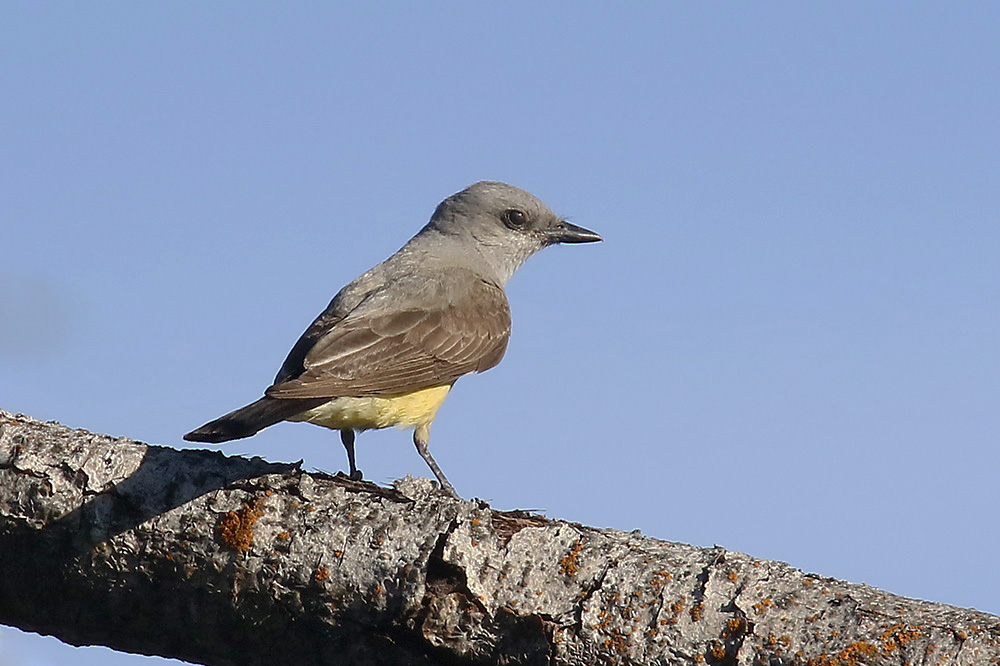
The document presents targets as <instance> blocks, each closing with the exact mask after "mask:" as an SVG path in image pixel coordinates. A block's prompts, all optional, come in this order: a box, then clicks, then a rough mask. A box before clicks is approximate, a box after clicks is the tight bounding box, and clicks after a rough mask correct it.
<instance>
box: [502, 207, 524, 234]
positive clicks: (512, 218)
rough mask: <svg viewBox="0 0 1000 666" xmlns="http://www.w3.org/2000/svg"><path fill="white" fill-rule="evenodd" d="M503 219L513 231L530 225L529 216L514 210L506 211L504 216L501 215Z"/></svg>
mask: <svg viewBox="0 0 1000 666" xmlns="http://www.w3.org/2000/svg"><path fill="white" fill-rule="evenodd" d="M501 219H502V220H503V223H504V224H506V225H507V226H508V227H510V228H511V229H523V228H524V226H525V225H526V224H528V216H527V215H525V214H524V211H521V210H516V209H513V208H512V209H511V210H505V211H504V212H503V215H501Z"/></svg>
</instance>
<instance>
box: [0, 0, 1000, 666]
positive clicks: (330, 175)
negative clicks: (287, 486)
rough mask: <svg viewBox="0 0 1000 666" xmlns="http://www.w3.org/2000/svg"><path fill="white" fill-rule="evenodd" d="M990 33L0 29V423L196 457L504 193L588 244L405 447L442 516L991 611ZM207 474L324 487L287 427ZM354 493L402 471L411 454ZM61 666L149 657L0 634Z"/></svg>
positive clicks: (144, 7) (167, 22) (256, 23)
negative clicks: (86, 433)
mask: <svg viewBox="0 0 1000 666" xmlns="http://www.w3.org/2000/svg"><path fill="white" fill-rule="evenodd" d="M998 32H1000V5H997V4H995V3H976V2H973V3H961V4H956V3H945V4H942V3H930V2H914V3H901V2H886V3H866V2H844V3H792V2H776V3H660V4H657V5H655V6H654V5H653V3H632V4H628V5H621V4H616V5H612V4H610V3H609V4H598V3H567V2H561V3H548V4H544V5H542V4H540V3H503V4H491V5H485V4H482V3H467V4H462V5H459V4H457V3H456V4H444V3H439V4H425V3H417V4H414V3H364V4H361V3H358V4H357V5H355V6H353V7H343V6H335V5H334V3H300V4H296V5H288V4H279V5H274V4H264V3H211V4H209V3H184V2H182V3H170V4H160V5H153V4H150V3H140V4H135V3H125V2H118V3H108V2H103V3H85V4H76V5H73V4H59V5H53V4H49V5H39V4H37V3H5V4H4V5H3V7H2V8H0V89H2V90H4V94H3V95H2V97H0V142H2V150H3V154H4V159H3V160H2V161H0V202H2V203H0V230H2V239H3V240H2V248H3V251H2V256H3V263H2V265H0V293H2V294H3V298H2V300H0V407H2V408H4V409H7V410H10V411H20V412H25V413H27V414H30V415H32V416H35V417H38V418H43V419H54V420H59V421H61V422H63V423H66V424H67V425H70V426H74V427H82V428H87V429H90V430H95V431H99V432H107V433H111V434H114V435H127V436H131V437H134V438H137V439H140V440H143V441H146V442H150V443H156V444H164V445H169V446H176V447H181V446H184V445H185V443H184V442H183V441H182V440H181V435H182V433H184V432H187V431H188V430H190V429H192V428H193V427H195V426H198V425H200V424H201V423H203V422H204V421H206V420H208V419H211V418H214V417H216V416H218V415H220V414H222V413H224V412H226V411H228V410H230V409H232V408H235V407H237V406H239V405H242V404H244V403H246V402H249V401H251V400H253V399H255V398H256V397H257V396H258V395H259V394H260V392H261V390H262V389H263V388H264V387H265V386H266V385H267V384H268V383H269V381H270V379H271V378H272V377H273V375H274V373H275V371H276V370H277V368H278V366H279V365H280V364H281V361H282V360H283V358H284V356H285V354H286V352H287V351H288V349H289V348H290V347H291V345H292V343H293V342H294V341H295V339H296V338H297V337H298V335H299V333H300V332H301V331H302V330H303V329H304V328H305V326H306V325H308V324H309V322H310V321H311V320H312V318H313V317H314V316H315V315H316V314H317V313H318V312H319V311H321V310H322V309H323V308H324V307H325V306H326V304H327V302H328V301H329V299H330V298H331V297H332V296H333V294H334V293H336V291H337V290H338V289H339V288H340V287H341V286H342V285H343V284H345V283H346V282H348V281H349V280H351V279H352V278H354V277H355V276H356V275H357V274H359V273H360V272H362V271H363V270H365V269H367V268H368V267H369V266H371V265H373V264H374V263H377V262H378V261H381V260H382V259H384V258H385V257H386V256H388V255H389V254H391V253H392V252H394V251H395V250H396V249H397V248H398V247H399V246H400V245H401V244H402V243H404V242H405V241H406V240H407V239H408V238H409V237H410V236H411V235H412V234H413V233H414V232H416V231H417V230H418V229H419V228H420V227H421V226H422V225H423V224H424V222H425V221H426V219H427V217H428V216H429V215H430V213H431V212H432V211H433V209H434V206H435V205H436V204H437V203H438V201H440V200H441V199H442V198H444V197H445V196H447V195H449V194H451V193H453V192H455V191H457V190H459V189H461V188H463V187H465V186H466V185H468V184H470V183H472V182H474V181H476V180H481V179H494V180H504V181H507V182H510V183H512V184H515V185H518V186H520V187H523V188H525V189H528V190H530V191H532V192H533V193H535V194H537V195H538V196H539V197H541V198H542V199H543V200H545V201H546V202H547V203H549V205H550V206H551V207H552V208H553V209H554V210H556V211H557V212H558V213H560V214H562V215H565V216H568V217H569V218H570V219H572V220H573V221H574V222H575V223H577V224H580V225H583V226H585V227H588V228H592V229H595V230H597V231H599V232H600V233H602V234H603V235H604V237H605V239H606V242H604V243H602V244H599V245H586V246H572V247H559V248H554V249H550V250H546V251H545V252H543V253H542V254H541V255H540V256H537V257H535V258H533V259H531V260H530V261H529V262H528V264H527V265H526V266H525V267H524V268H523V269H522V270H521V271H520V272H519V273H518V274H517V275H516V276H515V277H514V279H513V280H512V281H511V283H510V284H509V288H508V293H509V296H510V300H511V304H512V310H513V319H514V332H513V337H512V340H511V344H510V347H509V350H508V354H507V357H506V359H505V360H504V362H503V363H502V364H501V365H500V366H499V367H497V368H496V369H494V370H492V371H490V372H488V373H486V374H484V375H481V376H474V377H470V378H465V379H462V380H461V381H460V382H459V383H458V384H457V385H456V388H455V390H454V391H453V392H452V394H451V395H450V396H449V398H448V400H447V401H446V402H445V404H444V407H443V408H442V409H441V411H440V413H439V415H438V420H437V421H436V422H435V426H434V430H433V434H432V438H431V449H432V451H433V452H434V455H435V457H436V458H437V460H438V462H439V463H440V464H441V466H442V467H443V469H444V470H445V471H446V472H447V474H448V476H449V478H450V479H451V481H452V482H453V483H454V484H455V486H456V488H457V489H458V491H459V492H460V493H462V494H463V495H464V496H466V497H482V498H485V499H488V500H489V501H491V502H492V503H493V504H494V506H497V507H499V508H537V509H541V510H543V511H545V513H547V514H548V515H549V516H552V517H555V518H565V519H571V520H576V521H581V522H583V523H588V524H592V525H598V526H610V527H616V528H621V529H626V530H631V529H641V530H642V531H643V532H644V533H645V534H648V535H651V536H655V537H659V538H664V539H669V540H674V541H683V542H688V543H694V544H698V545H702V546H711V545H713V544H719V545H721V546H724V547H726V548H729V549H733V550H739V551H743V552H746V553H750V554H752V555H755V556H759V557H765V558H772V559H780V560H784V561H787V562H790V563H791V564H793V565H794V566H796V567H800V568H802V569H805V570H807V571H815V572H818V573H820V574H823V575H830V576H836V577H839V578H844V579H848V580H851V581H854V582H864V583H869V584H872V585H876V586H878V587H881V588H884V589H888V590H890V591H892V592H896V593H899V594H903V595H907V596H912V597H919V598H926V599H931V600H935V601H942V602H947V603H951V604H956V605H960V606H972V607H976V608H979V609H981V610H984V611H989V612H992V613H998V614H1000V573H998V571H997V568H996V566H995V553H996V552H997V549H998V547H1000V538H998V536H997V534H998V533H997V530H996V529H995V526H996V506H997V500H998V490H997V488H998V483H997V470H998V469H1000V446H998V445H1000V409H998V402H1000V348H998V341H1000V262H998V256H1000V213H998V211H1000V123H998V122H997V118H1000V85H997V72H998V71H1000V40H997V38H996V35H997V34H998ZM224 450H225V451H226V452H228V453H233V454H248V455H261V456H265V457H267V458H269V459H272V460H298V459H300V458H302V459H304V460H305V464H306V465H307V466H309V467H311V468H317V469H322V470H327V471H336V470H341V469H344V468H345V467H346V461H345V460H344V453H343V449H342V447H341V446H340V443H339V441H338V437H337V436H336V433H333V432H330V431H325V430H323V429H320V428H316V427H312V426H308V425H305V424H282V425H279V426H276V427H274V428H271V429H269V430H267V431H265V432H263V433H261V434H259V435H258V436H256V437H254V438H252V439H248V440H242V441H239V442H234V443H231V444H228V445H226V446H225V447H224ZM358 465H359V467H360V468H361V469H362V470H364V472H365V474H366V477H367V478H369V479H372V480H375V481H378V482H380V483H387V482H389V481H390V480H391V479H393V478H396V477H399V476H402V475H405V474H407V473H410V474H415V475H427V474H428V470H427V469H426V467H425V466H424V463H423V462H422V461H421V460H420V458H419V457H418V456H417V454H416V452H415V451H414V449H413V446H412V444H411V443H410V439H409V435H408V433H403V432H399V431H384V432H378V433H366V434H364V435H362V436H361V437H360V438H359V441H358ZM74 651H75V654H71V653H73V652H74ZM70 656H72V658H73V659H74V660H76V661H74V663H77V664H83V665H85V666H86V665H89V664H95V665H96V664H102V665H104V664H111V665H118V664H121V665H127V664H137V663H139V662H140V661H144V662H146V663H149V662H150V660H148V659H143V658H140V657H136V656H131V655H117V654H112V653H109V652H108V651H106V650H103V649H97V648H92V649H75V648H71V647H68V646H65V645H62V644H61V643H59V642H58V641H56V640H54V639H51V638H40V637H36V636H31V635H27V634H23V633H20V632H17V631H15V630H12V629H0V664H2V666H42V665H48V664H60V663H66V660H67V659H68V658H70ZM152 661H154V662H155V661H162V660H152Z"/></svg>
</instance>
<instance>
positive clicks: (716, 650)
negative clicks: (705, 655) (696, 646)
mask: <svg viewBox="0 0 1000 666" xmlns="http://www.w3.org/2000/svg"><path fill="white" fill-rule="evenodd" d="M711 652H712V656H713V657H715V658H716V659H725V658H726V648H725V647H723V645H722V644H721V643H713V644H712V649H711Z"/></svg>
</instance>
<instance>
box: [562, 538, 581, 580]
mask: <svg viewBox="0 0 1000 666" xmlns="http://www.w3.org/2000/svg"><path fill="white" fill-rule="evenodd" d="M582 550H583V539H581V540H579V541H577V542H576V543H575V544H573V548H572V549H571V550H570V551H569V553H567V554H566V555H564V556H563V557H562V559H560V560H559V573H561V574H563V575H564V576H575V575H576V574H577V572H579V571H580V562H579V558H580V551H582Z"/></svg>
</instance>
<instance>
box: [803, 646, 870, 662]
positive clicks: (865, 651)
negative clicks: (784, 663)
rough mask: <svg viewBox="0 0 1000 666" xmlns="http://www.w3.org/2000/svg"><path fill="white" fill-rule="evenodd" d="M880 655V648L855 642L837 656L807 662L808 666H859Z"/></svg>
mask: <svg viewBox="0 0 1000 666" xmlns="http://www.w3.org/2000/svg"><path fill="white" fill-rule="evenodd" d="M878 653H879V650H878V648H877V647H875V646H874V645H872V644H871V643H866V642H865V641H855V642H854V643H851V644H850V645H848V646H847V647H845V648H844V649H843V650H841V651H840V652H838V653H837V654H835V655H828V654H821V655H820V656H818V657H813V658H812V659H809V660H807V661H806V666H858V665H859V664H862V663H864V661H865V660H866V658H868V657H874V656H876V655H878Z"/></svg>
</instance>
